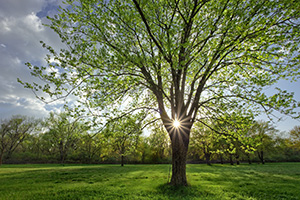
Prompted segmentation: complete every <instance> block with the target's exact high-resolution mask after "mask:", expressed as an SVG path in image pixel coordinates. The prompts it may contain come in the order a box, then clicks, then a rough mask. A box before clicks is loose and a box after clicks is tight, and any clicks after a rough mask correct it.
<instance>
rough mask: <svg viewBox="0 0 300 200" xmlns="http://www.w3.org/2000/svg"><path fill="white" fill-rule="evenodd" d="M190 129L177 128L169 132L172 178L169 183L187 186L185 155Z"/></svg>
mask: <svg viewBox="0 0 300 200" xmlns="http://www.w3.org/2000/svg"><path fill="white" fill-rule="evenodd" d="M189 133H190V129H189V130H188V132H187V130H183V129H182V128H178V129H175V130H173V131H172V133H171V134H170V138H171V143H172V178H171V182H170V184H171V185H183V186H187V185H188V183H187V179H186V157H187V151H188V146H189V136H190V134H189Z"/></svg>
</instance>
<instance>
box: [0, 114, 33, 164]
mask: <svg viewBox="0 0 300 200" xmlns="http://www.w3.org/2000/svg"><path fill="white" fill-rule="evenodd" d="M36 126H37V121H36V120H34V119H32V118H29V117H26V116H20V115H17V116H13V117H12V118H11V119H9V120H3V121H1V124H0V165H1V164H2V160H3V156H4V154H6V158H9V157H10V156H11V154H12V153H13V152H14V151H15V150H16V148H17V147H18V146H19V145H20V144H21V143H22V142H23V141H24V139H25V138H26V137H28V136H29V134H30V133H32V132H33V131H34V129H35V128H36Z"/></svg>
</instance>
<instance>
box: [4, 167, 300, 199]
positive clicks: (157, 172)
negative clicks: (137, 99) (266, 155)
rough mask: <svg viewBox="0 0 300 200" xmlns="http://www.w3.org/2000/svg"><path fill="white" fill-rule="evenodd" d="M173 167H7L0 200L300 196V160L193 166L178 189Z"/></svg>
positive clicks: (275, 197)
mask: <svg viewBox="0 0 300 200" xmlns="http://www.w3.org/2000/svg"><path fill="white" fill-rule="evenodd" d="M169 167H170V165H126V166H124V167H120V166H119V165H65V166H62V165H2V166H0V199H14V200H15V199H30V200H32V199H113V200H115V199H130V200H131V199H213V200H215V199H222V200H223V199H264V200H265V199H289V200H290V199H300V163H272V164H265V165H258V164H252V165H247V164H242V165H240V166H230V165H227V164H226V165H217V164H216V165H212V166H207V165H188V166H187V176H188V181H189V183H190V186H189V187H177V188H176V187H172V186H169V185H167V184H166V183H167V181H168V173H169Z"/></svg>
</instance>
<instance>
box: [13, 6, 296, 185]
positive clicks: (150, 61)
mask: <svg viewBox="0 0 300 200" xmlns="http://www.w3.org/2000/svg"><path fill="white" fill-rule="evenodd" d="M65 3H66V4H68V5H69V6H67V8H65V9H62V8H61V9H60V13H59V14H58V15H56V16H54V17H53V18H49V19H50V20H51V24H50V25H49V27H50V28H52V29H53V30H54V31H55V32H56V33H57V34H58V35H59V36H60V38H61V39H62V42H64V43H65V44H66V46H67V48H66V49H63V50H61V51H60V52H59V53H57V52H56V50H54V49H53V48H52V47H50V46H48V45H46V44H45V43H43V42H42V45H43V46H44V47H45V48H47V49H48V50H49V52H50V55H48V56H47V61H48V64H47V65H46V66H40V67H39V66H33V65H31V64H30V63H27V66H28V67H29V68H30V69H31V70H32V75H33V76H36V77H39V78H41V79H43V80H45V81H46V83H45V85H39V84H37V83H32V84H31V83H23V82H22V81H21V80H19V82H20V83H23V84H24V86H25V87H26V88H30V89H32V91H33V92H34V93H35V94H36V95H37V96H39V97H40V99H41V100H44V101H48V100H47V99H45V97H44V96H41V94H40V93H38V91H43V92H44V93H47V94H49V97H50V98H54V99H57V98H58V99H61V98H66V97H67V96H69V95H76V96H78V98H79V99H80V101H81V102H83V103H85V105H86V106H87V107H88V109H89V110H91V111H93V110H97V109H99V110H102V113H101V114H99V115H97V118H99V117H101V116H103V117H108V116H110V117H112V116H117V115H118V114H120V112H121V113H122V114H120V115H123V114H124V113H127V114H130V113H132V112H134V111H136V112H137V111H139V110H141V109H147V110H156V111H157V112H158V113H159V115H160V118H161V120H162V121H163V124H164V126H165V128H166V130H167V132H168V133H169V136H170V139H171V146H172V178H171V184H172V185H187V179H186V155H187V151H188V146H189V140H190V131H191V128H192V126H193V123H194V122H195V121H196V119H197V118H199V119H200V120H201V117H202V116H204V115H207V116H216V115H222V114H224V113H230V111H231V110H232V109H231V108H237V109H241V110H242V109H243V110H245V111H249V110H253V112H254V111H256V110H257V109H260V108H262V110H263V111H265V112H266V113H267V114H271V112H272V111H273V110H278V111H280V112H282V113H285V114H290V115H292V116H297V115H296V113H294V112H293V108H295V107H297V102H296V101H294V100H293V94H290V93H288V92H287V91H282V90H280V89H279V88H277V90H278V92H277V93H276V94H274V95H272V96H267V95H266V94H264V93H263V88H265V87H266V86H270V85H272V84H274V83H276V82H277V81H278V80H279V79H281V78H285V79H289V77H292V80H294V77H295V76H296V75H297V74H298V73H299V67H298V66H299V59H300V57H299V54H298V53H297V49H298V44H299V39H300V36H299V32H300V31H299V27H300V26H299V22H300V21H299V15H300V14H299V12H300V5H299V2H298V1H290V0H278V1H261V0H247V1H240V0H218V1H211V0H168V1H167V0H154V1H147V0H141V1H138V0H122V1H120V0H116V1H104V0H102V1H96V0H80V1H75V0H66V1H65ZM53 60H54V61H55V62H52V61H53ZM49 82H50V83H49ZM128 97H130V98H129V99H130V103H128V106H125V105H123V107H122V109H121V110H120V109H118V108H117V107H116V104H120V103H121V104H122V103H124V100H125V99H128ZM49 101H51V100H49ZM216 108H218V109H216ZM117 111H119V112H117ZM93 113H97V112H96V111H94V112H93ZM98 113H99V112H98ZM176 120H178V121H180V124H181V126H180V127H174V126H173V122H174V121H176Z"/></svg>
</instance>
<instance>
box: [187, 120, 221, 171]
mask: <svg viewBox="0 0 300 200" xmlns="http://www.w3.org/2000/svg"><path fill="white" fill-rule="evenodd" d="M217 136H218V135H217V134H214V133H213V131H212V130H211V129H209V128H207V127H205V126H204V125H203V124H199V123H196V124H195V128H194V131H193V132H192V133H191V140H192V141H191V146H192V148H193V150H194V152H195V153H196V154H197V155H198V156H199V157H204V158H205V161H206V164H208V165H210V160H211V157H212V155H213V154H214V152H215V151H216V143H217V140H218V139H217Z"/></svg>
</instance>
